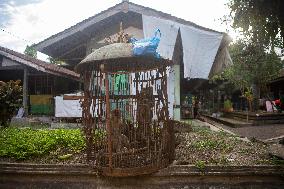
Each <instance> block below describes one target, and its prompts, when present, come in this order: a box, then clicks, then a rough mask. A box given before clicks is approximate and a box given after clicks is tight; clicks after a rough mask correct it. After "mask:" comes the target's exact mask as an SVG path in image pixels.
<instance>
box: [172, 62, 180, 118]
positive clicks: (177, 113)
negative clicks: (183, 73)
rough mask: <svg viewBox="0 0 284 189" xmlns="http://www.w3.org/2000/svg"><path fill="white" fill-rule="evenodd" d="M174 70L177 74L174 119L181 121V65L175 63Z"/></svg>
mask: <svg viewBox="0 0 284 189" xmlns="http://www.w3.org/2000/svg"><path fill="white" fill-rule="evenodd" d="M173 70H174V76H175V86H174V116H173V119H174V120H177V121H180V65H178V64H175V65H173Z"/></svg>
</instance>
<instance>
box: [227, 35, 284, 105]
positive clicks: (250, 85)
mask: <svg viewBox="0 0 284 189" xmlns="http://www.w3.org/2000/svg"><path fill="white" fill-rule="evenodd" d="M230 54H231V56H232V60H233V65H232V66H230V67H229V68H227V69H226V70H225V71H224V72H223V73H222V77H223V78H224V79H225V80H227V81H229V82H230V83H232V84H233V85H234V86H235V87H236V88H237V89H239V90H240V91H241V93H242V95H243V96H244V97H246V99H247V100H248V101H250V102H251V101H252V99H259V98H260V94H266V93H267V92H268V89H267V84H268V82H269V81H271V80H272V79H274V78H275V77H278V76H279V72H280V70H281V68H283V61H281V60H280V58H279V57H278V56H277V54H276V53H275V52H274V51H272V52H268V51H267V50H266V49H265V48H264V47H263V45H261V44H259V43H246V42H245V41H243V40H239V41H237V42H236V43H234V44H232V45H231V46H230ZM249 105H250V106H251V104H249Z"/></svg>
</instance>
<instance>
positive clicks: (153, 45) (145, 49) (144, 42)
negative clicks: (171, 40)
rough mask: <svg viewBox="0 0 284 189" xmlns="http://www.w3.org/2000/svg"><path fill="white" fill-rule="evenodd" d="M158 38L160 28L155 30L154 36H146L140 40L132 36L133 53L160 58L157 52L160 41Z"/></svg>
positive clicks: (159, 37) (159, 36)
mask: <svg viewBox="0 0 284 189" xmlns="http://www.w3.org/2000/svg"><path fill="white" fill-rule="evenodd" d="M158 34H159V35H158ZM160 39H161V31H160V29H157V30H156V32H155V36H154V37H152V38H146V39H141V40H137V39H135V38H132V39H131V43H132V44H133V54H134V55H135V56H153V57H155V58H160V54H159V53H157V48H158V45H159V43H160Z"/></svg>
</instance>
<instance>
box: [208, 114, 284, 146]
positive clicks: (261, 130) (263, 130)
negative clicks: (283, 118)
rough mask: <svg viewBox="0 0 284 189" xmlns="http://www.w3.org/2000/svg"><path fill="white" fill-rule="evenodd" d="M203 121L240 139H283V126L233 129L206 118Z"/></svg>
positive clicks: (268, 125)
mask: <svg viewBox="0 0 284 189" xmlns="http://www.w3.org/2000/svg"><path fill="white" fill-rule="evenodd" d="M205 120H206V121H207V122H209V123H210V124H213V125H214V126H215V127H218V128H223V129H224V130H228V131H231V132H233V133H235V134H236V135H239V136H240V137H247V138H249V139H252V138H255V139H258V140H263V141H266V140H270V139H277V138H283V137H284V124H267V125H259V126H244V127H237V128H234V127H229V126H227V125H224V124H221V123H217V122H215V121H212V120H209V119H206V118H205Z"/></svg>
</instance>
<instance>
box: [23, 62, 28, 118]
mask: <svg viewBox="0 0 284 189" xmlns="http://www.w3.org/2000/svg"><path fill="white" fill-rule="evenodd" d="M23 107H24V110H25V115H28V69H27V67H24V78H23Z"/></svg>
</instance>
